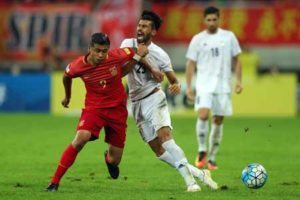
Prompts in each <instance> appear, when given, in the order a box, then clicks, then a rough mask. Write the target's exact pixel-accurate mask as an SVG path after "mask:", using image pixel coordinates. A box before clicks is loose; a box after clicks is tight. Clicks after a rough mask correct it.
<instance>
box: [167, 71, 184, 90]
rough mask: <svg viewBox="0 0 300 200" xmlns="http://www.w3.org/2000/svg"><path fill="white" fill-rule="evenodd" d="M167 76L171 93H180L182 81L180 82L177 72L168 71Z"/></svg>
mask: <svg viewBox="0 0 300 200" xmlns="http://www.w3.org/2000/svg"><path fill="white" fill-rule="evenodd" d="M166 76H167V78H168V81H169V83H170V85H169V88H168V89H169V92H170V94H172V95H177V94H179V93H180V89H181V86H180V83H179V82H178V79H177V77H176V74H175V72H174V71H169V72H166Z"/></svg>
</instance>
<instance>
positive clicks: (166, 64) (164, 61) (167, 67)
mask: <svg viewBox="0 0 300 200" xmlns="http://www.w3.org/2000/svg"><path fill="white" fill-rule="evenodd" d="M159 67H160V69H161V70H162V71H163V72H169V71H173V66H172V63H171V59H170V57H169V56H168V54H167V53H166V52H162V53H161V63H160V66H159Z"/></svg>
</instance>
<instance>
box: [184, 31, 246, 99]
mask: <svg viewBox="0 0 300 200" xmlns="http://www.w3.org/2000/svg"><path fill="white" fill-rule="evenodd" d="M240 53H241V48H240V46H239V43H238V41H237V39H236V37H235V35H234V34H233V33H232V32H231V31H227V30H223V29H221V28H218V31H217V32H216V33H215V34H209V33H207V31H206V30H205V31H202V32H200V33H198V34H197V35H195V36H194V37H193V39H192V41H191V42H190V45H189V48H188V51H187V54H186V57H187V58H188V59H190V60H193V61H195V62H196V63H197V78H196V90H197V93H217V94H222V93H230V92H231V66H232V57H234V56H236V55H238V54H240Z"/></svg>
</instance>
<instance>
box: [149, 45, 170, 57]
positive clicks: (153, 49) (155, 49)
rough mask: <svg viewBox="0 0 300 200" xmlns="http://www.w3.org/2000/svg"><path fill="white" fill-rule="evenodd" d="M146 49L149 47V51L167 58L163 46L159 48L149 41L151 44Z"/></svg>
mask: <svg viewBox="0 0 300 200" xmlns="http://www.w3.org/2000/svg"><path fill="white" fill-rule="evenodd" d="M148 49H149V52H150V53H153V54H156V55H159V56H161V57H163V58H169V55H168V53H167V52H166V51H165V50H164V49H163V48H161V47H160V46H158V45H157V44H155V43H154V42H152V43H151V45H150V46H149V47H148Z"/></svg>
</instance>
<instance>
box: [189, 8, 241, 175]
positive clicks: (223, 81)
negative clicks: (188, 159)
mask: <svg viewBox="0 0 300 200" xmlns="http://www.w3.org/2000/svg"><path fill="white" fill-rule="evenodd" d="M219 17H220V12H219V9H218V8H215V7H208V8H206V9H205V11H204V22H205V25H206V26H207V28H206V30H204V31H202V32H200V33H198V34H196V35H195V36H194V37H193V39H192V40H191V42H190V45H189V47H188V51H187V54H186V57H187V63H186V81H187V90H186V95H187V97H188V99H190V100H195V110H196V111H197V112H198V119H197V124H196V134H197V141H198V146H199V148H198V155H197V158H196V166H197V167H198V168H202V167H205V165H206V161H208V162H207V168H208V169H210V170H215V169H217V168H218V167H217V164H216V154H217V152H218V149H219V145H220V143H221V139H222V135H223V119H224V116H229V115H231V114H232V105H231V69H232V67H233V69H234V71H235V73H236V85H235V92H236V93H238V94H239V93H241V92H242V75H241V64H240V62H239V60H238V55H239V54H240V53H241V48H240V46H239V43H238V41H237V39H236V37H235V35H234V34H233V33H232V32H231V31H227V30H224V29H221V28H219V27H218V24H219ZM195 68H197V75H196V85H195V87H196V97H195V94H194V91H193V88H192V79H193V75H194V71H195ZM210 111H212V113H213V117H212V125H211V130H210V136H209V146H208V147H207V144H206V141H207V137H208V131H209V123H208V118H209V112H210Z"/></svg>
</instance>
